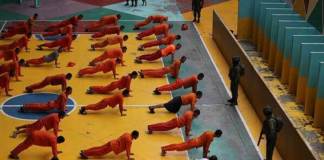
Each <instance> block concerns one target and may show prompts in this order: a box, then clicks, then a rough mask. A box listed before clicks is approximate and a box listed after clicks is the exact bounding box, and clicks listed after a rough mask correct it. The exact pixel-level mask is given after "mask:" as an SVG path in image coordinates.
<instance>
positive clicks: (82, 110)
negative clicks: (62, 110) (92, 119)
mask: <svg viewBox="0 0 324 160" xmlns="http://www.w3.org/2000/svg"><path fill="white" fill-rule="evenodd" d="M79 113H80V114H82V115H86V114H87V112H86V110H85V107H81V108H80V110H79Z"/></svg>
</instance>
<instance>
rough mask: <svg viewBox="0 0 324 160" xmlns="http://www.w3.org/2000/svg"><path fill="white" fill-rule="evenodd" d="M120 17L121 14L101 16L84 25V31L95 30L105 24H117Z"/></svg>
mask: <svg viewBox="0 0 324 160" xmlns="http://www.w3.org/2000/svg"><path fill="white" fill-rule="evenodd" d="M120 17H121V16H120V15H119V14H117V15H110V16H103V17H101V18H100V19H99V21H97V22H94V23H91V24H89V25H88V26H87V27H86V32H88V31H93V30H96V29H98V28H100V27H103V26H105V25H117V24H118V20H119V19H120Z"/></svg>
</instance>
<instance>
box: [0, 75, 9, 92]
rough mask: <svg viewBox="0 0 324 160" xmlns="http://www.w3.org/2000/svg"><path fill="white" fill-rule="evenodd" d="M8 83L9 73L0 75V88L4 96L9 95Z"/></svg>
mask: <svg viewBox="0 0 324 160" xmlns="http://www.w3.org/2000/svg"><path fill="white" fill-rule="evenodd" d="M9 82H10V78H9V73H8V72H5V73H1V74H0V87H1V88H4V89H5V92H6V94H9V93H8V91H9Z"/></svg>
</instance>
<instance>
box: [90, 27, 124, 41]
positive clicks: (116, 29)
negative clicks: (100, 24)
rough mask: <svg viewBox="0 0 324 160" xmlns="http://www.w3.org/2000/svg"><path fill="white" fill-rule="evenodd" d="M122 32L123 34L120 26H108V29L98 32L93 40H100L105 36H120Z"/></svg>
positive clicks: (93, 36)
mask: <svg viewBox="0 0 324 160" xmlns="http://www.w3.org/2000/svg"><path fill="white" fill-rule="evenodd" d="M120 32H121V30H120V26H107V27H104V28H102V29H101V30H100V31H99V32H96V33H95V34H93V35H92V36H91V37H92V38H100V37H103V36H105V35H109V34H117V35H119V34H120Z"/></svg>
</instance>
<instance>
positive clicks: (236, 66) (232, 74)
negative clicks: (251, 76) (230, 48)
mask: <svg viewBox="0 0 324 160" xmlns="http://www.w3.org/2000/svg"><path fill="white" fill-rule="evenodd" d="M243 75H244V67H243V66H242V65H241V64H240V57H233V58H232V67H231V68H230V71H229V74H228V76H229V78H230V80H231V92H232V98H231V99H229V100H227V101H228V102H230V103H231V105H232V106H235V105H237V98H238V87H239V83H240V77H241V76H243Z"/></svg>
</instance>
